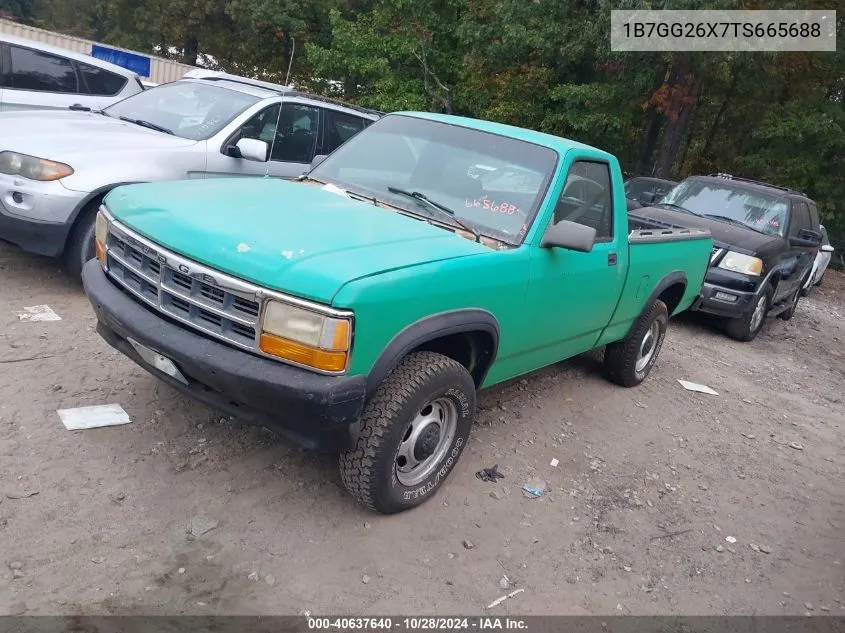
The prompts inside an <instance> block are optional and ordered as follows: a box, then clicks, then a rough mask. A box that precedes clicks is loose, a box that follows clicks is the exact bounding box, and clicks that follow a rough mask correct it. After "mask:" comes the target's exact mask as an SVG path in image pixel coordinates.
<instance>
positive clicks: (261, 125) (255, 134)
mask: <svg viewBox="0 0 845 633" xmlns="http://www.w3.org/2000/svg"><path fill="white" fill-rule="evenodd" d="M278 118H279V106H278V104H276V105H274V106H270V107H269V108H264V109H263V110H262V111H261V112H259V113H258V114H256V115H254V116H253V117H252V118H251V119H250V120H249V121H247V122H246V123H244V124H243V126H242V127H241V129H240V132H239V133H238V135H237V137H236V138H235V139H233V141H234V142H236V141H238V140H239V139H242V138H253V139H257V140H259V141H265V142H266V143H267V145H272V143H273V139H274V138H275V136H276V120H277V119H278Z"/></svg>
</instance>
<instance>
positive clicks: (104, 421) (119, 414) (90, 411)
mask: <svg viewBox="0 0 845 633" xmlns="http://www.w3.org/2000/svg"><path fill="white" fill-rule="evenodd" d="M56 413H58V414H59V417H60V418H61V419H62V424H64V425H65V428H66V429H67V430H68V431H80V430H83V429H97V428H100V427H103V426H119V425H121V424H129V423H130V422H131V421H132V420H130V419H129V415H128V414H127V413H126V411H124V410H123V407H121V406H120V405H119V404H98V405H94V406H90V407H78V408H76V409H58V410H57V411H56Z"/></svg>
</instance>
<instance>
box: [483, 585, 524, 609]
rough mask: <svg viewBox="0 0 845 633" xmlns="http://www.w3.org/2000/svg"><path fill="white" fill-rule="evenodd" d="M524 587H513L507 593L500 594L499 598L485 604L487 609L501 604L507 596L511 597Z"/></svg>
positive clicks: (520, 591)
mask: <svg viewBox="0 0 845 633" xmlns="http://www.w3.org/2000/svg"><path fill="white" fill-rule="evenodd" d="M523 591H525V589H515V590H513V591H511V592H510V593H509V594H507V595H504V596H502V597H501V598H496V599H495V600H494V601H493V602H491V603H490V604H488V605H487V608H488V609H492V608H493V607H497V606H499V605H500V604H502V603H503V602H504V601H505V600H507V599H508V598H513V597H514V596H515V595H516V594H518V593H522V592H523Z"/></svg>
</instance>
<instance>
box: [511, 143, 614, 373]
mask: <svg viewBox="0 0 845 633" xmlns="http://www.w3.org/2000/svg"><path fill="white" fill-rule="evenodd" d="M611 169H616V170H618V169H619V168H618V166H616V165H613V166H611V165H610V164H609V163H608V162H606V161H604V160H598V159H595V158H592V157H583V158H582V157H575V158H574V160H572V161H571V162H570V164H569V166H568V171H567V177H566V182H565V183H564V185H563V187H562V189H561V190H560V192H559V193H558V195H557V200H556V204H555V209H554V214H553V216H552V217H551V218H550V219H549V222H550V223H557V222H560V221H561V220H568V221H570V222H577V223H579V224H584V225H586V226H590V227H592V228H594V229H596V241H595V244H594V245H593V249H592V250H591V251H590V252H589V253H581V252H576V251H571V250H567V249H563V248H557V247H554V248H543V247H540V246H539V239H538V240H537V243H536V244H534V245H532V253H531V273H530V281H529V289H528V298H527V302H526V311H527V313H529V314H530V315H532V316H531V322H530V330H529V331H527V332H526V336H529V337H531V338H532V339H533V345H531V347H532V348H534V350H535V351H534V356H535V358H533V359H532V364H533V365H534V366H535V367H542V366H545V365H547V364H550V363H554V362H557V361H559V360H561V359H564V358H569V357H571V356H574V355H576V354H580V353H582V352H585V351H587V350H589V349H592V348H593V347H594V346H595V344H596V342H597V340H598V338H599V335H600V334H601V332H602V331H603V330H604V328H605V327H606V326H607V324H608V321H609V320H610V318H611V317H612V316H613V313H614V311H615V309H616V305H617V302H618V301H619V295H620V293H621V292H622V286H623V285H624V283H625V266H626V263H627V246H628V244H627V239H628V236H627V235H626V234H625V231H624V228H622V229H620V228H619V227H616V226H615V223H614V221H613V220H614V208H615V204H616V203H617V199H618V201H619V203H622V201H623V200H624V197H623V196H624V194H623V193H622V192H621V191H620V192H617V191H615V190H614V188H613V185H612V179H611ZM617 193H619V194H620V195H618V196H617Z"/></svg>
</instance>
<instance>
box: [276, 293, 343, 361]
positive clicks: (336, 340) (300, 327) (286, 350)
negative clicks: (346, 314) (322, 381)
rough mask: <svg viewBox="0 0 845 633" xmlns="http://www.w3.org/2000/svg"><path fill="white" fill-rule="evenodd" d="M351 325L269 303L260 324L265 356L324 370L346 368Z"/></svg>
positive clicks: (305, 311)
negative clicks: (269, 355) (268, 355)
mask: <svg viewBox="0 0 845 633" xmlns="http://www.w3.org/2000/svg"><path fill="white" fill-rule="evenodd" d="M351 334H352V326H351V323H350V320H349V319H346V318H336V317H330V316H327V315H323V314H320V313H319V312H312V311H311V310H307V309H305V308H300V307H299V306H295V305H291V304H288V303H281V302H279V301H268V302H267V305H266V306H265V308H264V314H263V319H262V322H261V339H260V348H261V351H262V352H264V353H265V354H271V355H273V356H278V357H279V358H284V359H285V360H289V361H292V362H295V363H298V364H300V365H307V366H309V367H314V368H315V369H321V370H323V371H332V372H339V371H343V370H344V369H346V361H347V358H348V356H349V345H350V342H351Z"/></svg>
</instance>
